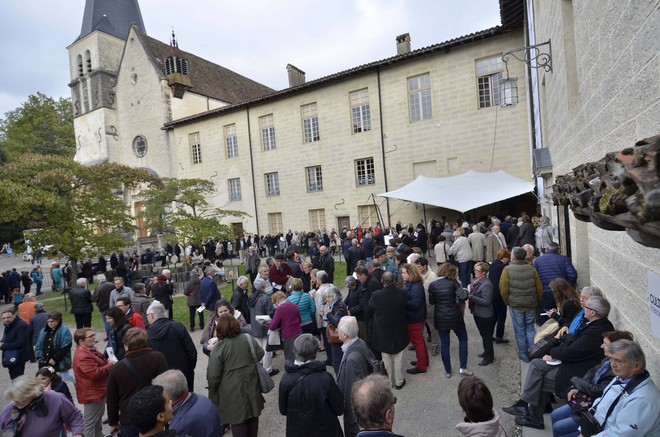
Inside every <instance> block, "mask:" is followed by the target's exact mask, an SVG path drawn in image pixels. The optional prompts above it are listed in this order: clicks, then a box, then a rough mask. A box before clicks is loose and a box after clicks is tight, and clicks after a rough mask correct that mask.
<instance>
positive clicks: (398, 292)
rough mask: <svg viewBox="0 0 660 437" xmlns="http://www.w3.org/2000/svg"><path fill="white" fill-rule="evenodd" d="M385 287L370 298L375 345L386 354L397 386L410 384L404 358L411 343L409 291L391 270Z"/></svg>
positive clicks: (372, 344)
mask: <svg viewBox="0 0 660 437" xmlns="http://www.w3.org/2000/svg"><path fill="white" fill-rule="evenodd" d="M381 279H382V282H383V287H384V288H383V289H382V290H377V291H376V292H374V294H372V295H371V299H370V300H369V314H370V319H371V322H372V324H373V331H372V338H371V347H372V348H373V349H374V350H376V351H378V352H380V353H381V354H382V355H383V363H384V364H385V368H386V369H387V374H388V375H389V376H390V378H391V379H392V380H393V381H394V387H396V388H397V389H400V388H402V387H403V386H404V385H405V384H406V380H405V379H404V378H403V371H402V367H401V360H402V358H403V351H404V350H405V349H406V346H408V342H409V338H408V325H407V322H406V311H405V308H406V301H407V299H408V298H407V295H406V291H405V290H403V289H401V288H399V287H397V286H396V285H395V284H394V277H393V276H392V274H391V273H390V272H385V273H383V276H382V278H381Z"/></svg>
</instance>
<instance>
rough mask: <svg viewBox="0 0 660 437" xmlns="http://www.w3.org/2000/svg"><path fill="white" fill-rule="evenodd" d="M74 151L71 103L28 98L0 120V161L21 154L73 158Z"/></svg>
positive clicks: (44, 98)
mask: <svg viewBox="0 0 660 437" xmlns="http://www.w3.org/2000/svg"><path fill="white" fill-rule="evenodd" d="M75 151H76V142H75V134H74V130H73V113H72V111H71V101H70V100H69V99H64V98H60V99H58V100H55V99H53V98H52V97H48V96H46V95H45V94H42V93H37V95H31V96H29V97H28V100H27V101H26V102H25V103H23V104H22V105H21V106H20V107H18V108H16V109H14V110H13V111H9V112H7V113H5V117H4V119H0V162H6V161H11V160H14V159H17V158H18V157H21V156H22V155H23V154H25V153H39V154H42V155H57V156H69V157H73V155H74V153H75Z"/></svg>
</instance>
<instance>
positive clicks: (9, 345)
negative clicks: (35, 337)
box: [0, 316, 31, 365]
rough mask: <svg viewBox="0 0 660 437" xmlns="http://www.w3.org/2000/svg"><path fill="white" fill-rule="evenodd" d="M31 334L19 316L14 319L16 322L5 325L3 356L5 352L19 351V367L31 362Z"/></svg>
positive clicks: (17, 362) (1, 348)
mask: <svg viewBox="0 0 660 437" xmlns="http://www.w3.org/2000/svg"><path fill="white" fill-rule="evenodd" d="M29 347H30V334H29V328H28V325H27V324H26V323H25V322H24V321H22V320H21V319H20V318H19V317H18V316H16V317H14V321H13V322H11V323H10V324H9V325H5V332H4V336H3V337H2V345H1V346H0V350H2V356H3V357H4V355H5V351H8V350H18V351H19V353H18V358H17V361H16V364H17V365H20V364H24V363H26V362H27V361H29V360H30V355H31V354H30V350H29V349H28V348H29Z"/></svg>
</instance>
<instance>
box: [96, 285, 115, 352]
mask: <svg viewBox="0 0 660 437" xmlns="http://www.w3.org/2000/svg"><path fill="white" fill-rule="evenodd" d="M94 283H95V284H96V288H95V289H94V294H92V302H96V306H97V307H98V309H99V312H100V313H101V320H103V324H104V327H105V340H103V341H108V338H110V331H111V330H112V326H110V324H109V323H108V321H107V320H105V313H106V311H108V308H110V294H112V290H114V289H115V287H114V285H113V284H112V282H110V281H108V279H107V278H106V277H105V275H104V274H103V273H101V274H99V275H96V276H95V277H94Z"/></svg>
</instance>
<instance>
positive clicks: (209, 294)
mask: <svg viewBox="0 0 660 437" xmlns="http://www.w3.org/2000/svg"><path fill="white" fill-rule="evenodd" d="M199 297H200V298H201V299H202V303H203V304H204V306H205V307H206V309H207V310H209V311H215V303H216V302H217V301H218V300H219V299H220V291H218V285H217V284H216V283H215V281H214V280H213V278H211V277H210V276H204V277H203V278H202V282H201V283H200V284H199Z"/></svg>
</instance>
